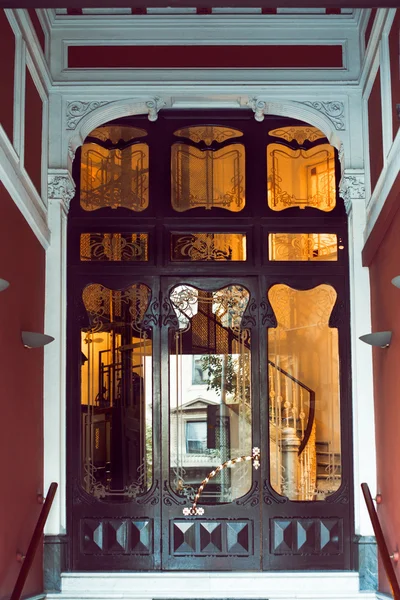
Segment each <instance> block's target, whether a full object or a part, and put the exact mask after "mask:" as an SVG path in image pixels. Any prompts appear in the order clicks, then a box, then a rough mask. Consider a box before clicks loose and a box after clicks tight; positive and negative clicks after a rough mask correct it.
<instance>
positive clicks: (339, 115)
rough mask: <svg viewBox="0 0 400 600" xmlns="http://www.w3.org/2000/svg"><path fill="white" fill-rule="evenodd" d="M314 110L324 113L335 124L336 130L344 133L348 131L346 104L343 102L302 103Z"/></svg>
mask: <svg viewBox="0 0 400 600" xmlns="http://www.w3.org/2000/svg"><path fill="white" fill-rule="evenodd" d="M301 104H306V105H307V106H310V107H311V108H313V109H314V110H317V111H318V112H320V113H322V114H323V115H325V116H326V117H328V119H329V120H330V121H331V122H332V123H333V125H334V127H335V129H337V130H338V131H343V130H344V129H346V123H345V116H344V104H343V102H337V101H330V102H320V101H318V102H310V101H307V102H302V103H301Z"/></svg>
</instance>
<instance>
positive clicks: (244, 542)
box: [226, 521, 251, 554]
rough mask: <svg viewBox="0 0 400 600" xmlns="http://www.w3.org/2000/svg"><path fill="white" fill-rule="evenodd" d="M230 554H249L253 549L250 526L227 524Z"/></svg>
mask: <svg viewBox="0 0 400 600" xmlns="http://www.w3.org/2000/svg"><path fill="white" fill-rule="evenodd" d="M226 540H227V550H228V554H249V553H250V548H251V531H250V524H249V523H248V522H246V521H245V522H243V521H236V522H234V521H230V522H228V523H227V524H226Z"/></svg>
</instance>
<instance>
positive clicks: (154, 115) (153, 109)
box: [146, 96, 166, 121]
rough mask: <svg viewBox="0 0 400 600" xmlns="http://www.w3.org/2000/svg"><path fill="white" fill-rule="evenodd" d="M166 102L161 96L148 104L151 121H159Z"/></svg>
mask: <svg viewBox="0 0 400 600" xmlns="http://www.w3.org/2000/svg"><path fill="white" fill-rule="evenodd" d="M165 104H166V102H165V101H164V100H163V99H162V98H160V97H159V96H155V97H154V98H152V99H151V100H148V101H147V102H146V106H147V108H148V111H149V121H157V119H158V113H159V111H160V110H161V109H162V108H163V106H165Z"/></svg>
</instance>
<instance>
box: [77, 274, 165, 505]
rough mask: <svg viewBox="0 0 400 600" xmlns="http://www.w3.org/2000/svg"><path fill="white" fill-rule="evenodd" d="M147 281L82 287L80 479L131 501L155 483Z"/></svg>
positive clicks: (95, 491) (100, 493)
mask: <svg viewBox="0 0 400 600" xmlns="http://www.w3.org/2000/svg"><path fill="white" fill-rule="evenodd" d="M149 301H150V290H149V288H148V287H147V286H145V285H142V284H139V285H132V286H131V287H129V288H128V289H125V290H111V289H109V288H106V287H104V286H102V285H99V284H91V285H88V286H86V287H85V289H84V290H83V302H84V305H85V308H86V311H87V315H88V320H89V326H88V327H85V328H83V329H82V332H81V418H82V429H81V431H82V440H81V448H82V474H81V478H82V484H83V487H84V489H85V490H86V492H88V493H89V494H91V495H93V496H95V497H97V498H106V499H107V500H109V501H112V500H115V501H118V502H121V501H129V499H131V498H135V497H136V496H138V495H140V494H143V493H145V492H146V491H147V490H148V489H149V488H150V487H151V482H152V464H153V455H152V429H153V428H152V391H151V390H152V341H151V332H150V331H145V330H144V329H142V328H141V321H142V319H143V316H144V313H145V311H146V309H147V306H148V304H149Z"/></svg>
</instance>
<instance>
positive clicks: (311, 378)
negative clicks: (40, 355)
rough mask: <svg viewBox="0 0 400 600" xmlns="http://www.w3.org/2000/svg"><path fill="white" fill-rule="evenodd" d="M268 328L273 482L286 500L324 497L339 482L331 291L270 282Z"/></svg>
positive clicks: (336, 362)
mask: <svg viewBox="0 0 400 600" xmlns="http://www.w3.org/2000/svg"><path fill="white" fill-rule="evenodd" d="M268 298H269V301H270V303H271V306H272V309H273V311H274V313H275V316H276V319H277V322H278V326H277V327H276V329H269V330H268V376H269V418H270V424H269V430H270V456H271V472H270V477H271V484H272V486H273V488H274V489H275V490H276V491H277V492H278V493H280V494H282V495H284V496H288V497H289V498H290V500H324V499H325V498H326V497H327V496H329V495H330V494H332V493H333V492H335V491H336V490H337V489H338V488H339V486H340V483H341V449H340V448H341V443H340V396H339V346H338V331H337V329H335V328H331V327H329V317H330V315H331V313H332V309H333V306H334V304H335V302H336V292H335V290H334V289H333V288H332V287H331V286H329V285H319V286H318V287H316V288H313V289H311V290H305V291H298V290H294V289H292V288H290V287H288V286H286V285H274V286H273V287H272V288H271V289H270V291H269V293H268Z"/></svg>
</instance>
